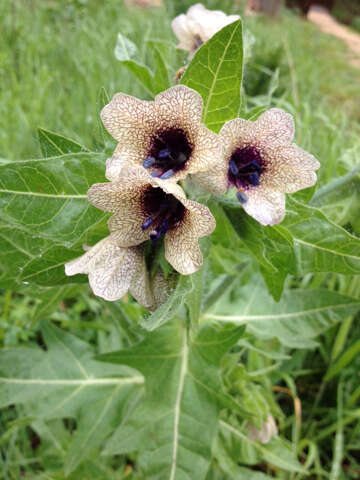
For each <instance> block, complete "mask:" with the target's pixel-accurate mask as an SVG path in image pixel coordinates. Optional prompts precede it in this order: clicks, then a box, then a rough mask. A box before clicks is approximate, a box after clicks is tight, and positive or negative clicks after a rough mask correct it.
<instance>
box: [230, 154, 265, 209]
mask: <svg viewBox="0 0 360 480" xmlns="http://www.w3.org/2000/svg"><path fill="white" fill-rule="evenodd" d="M264 169H265V163H264V161H263V159H262V158H261V155H260V153H259V151H258V150H257V149H256V148H255V147H243V148H238V149H236V150H235V151H234V153H233V154H232V155H231V158H230V162H229V170H228V180H229V183H230V185H233V186H235V187H236V188H237V189H238V194H237V197H238V199H239V201H240V202H242V203H245V202H246V200H247V197H246V195H245V194H244V193H243V191H244V190H248V189H249V188H250V187H257V186H258V185H259V183H260V176H261V174H262V173H263V171H264Z"/></svg>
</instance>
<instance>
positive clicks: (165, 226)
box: [160, 219, 169, 235]
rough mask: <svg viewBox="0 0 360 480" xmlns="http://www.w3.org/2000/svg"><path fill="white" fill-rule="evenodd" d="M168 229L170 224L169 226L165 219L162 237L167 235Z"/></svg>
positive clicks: (162, 225) (161, 231) (161, 230)
mask: <svg viewBox="0 0 360 480" xmlns="http://www.w3.org/2000/svg"><path fill="white" fill-rule="evenodd" d="M168 228H169V224H168V221H167V220H166V219H165V220H163V222H162V224H161V229H160V233H161V234H162V235H165V233H166V232H167V231H168Z"/></svg>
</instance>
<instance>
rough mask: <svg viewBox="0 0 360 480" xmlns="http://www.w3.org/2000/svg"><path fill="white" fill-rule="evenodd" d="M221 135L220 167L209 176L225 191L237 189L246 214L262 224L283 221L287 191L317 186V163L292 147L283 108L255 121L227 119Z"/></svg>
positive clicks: (289, 118)
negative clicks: (221, 156) (231, 188)
mask: <svg viewBox="0 0 360 480" xmlns="http://www.w3.org/2000/svg"><path fill="white" fill-rule="evenodd" d="M219 136H220V139H221V141H222V145H223V163H222V165H221V168H220V169H214V170H210V171H209V172H208V174H207V175H208V176H211V177H212V178H211V182H216V183H217V184H218V186H219V188H221V189H222V191H223V192H225V191H226V189H227V188H230V187H236V188H237V190H238V193H237V197H238V200H239V201H240V202H241V203H242V205H243V207H244V209H245V210H246V212H247V213H248V214H249V215H251V216H252V217H254V218H255V219H256V220H257V221H258V222H260V223H261V224H262V225H275V224H277V223H279V222H281V221H282V220H283V218H284V215H285V193H294V192H297V191H298V190H301V189H303V188H308V187H311V186H312V185H314V184H315V183H316V180H317V179H316V174H315V170H317V169H318V168H319V167H320V164H319V162H318V161H317V160H316V159H315V157H313V156H312V155H311V154H310V153H307V152H305V151H304V150H302V149H301V148H299V147H298V146H297V145H295V144H293V143H292V140H293V137H294V122H293V118H292V116H291V115H290V114H288V113H286V112H284V111H283V110H280V109H278V108H272V109H270V110H268V111H267V112H265V113H263V114H262V115H261V116H260V117H259V118H258V119H257V120H256V121H255V122H251V121H248V120H243V119H241V118H236V119H234V120H230V121H229V122H227V123H225V125H224V126H223V127H222V129H221V131H220V134H219ZM201 175H203V174H201ZM203 186H206V185H204V183H203Z"/></svg>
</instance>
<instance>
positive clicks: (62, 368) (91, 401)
mask: <svg viewBox="0 0 360 480" xmlns="http://www.w3.org/2000/svg"><path fill="white" fill-rule="evenodd" d="M41 332H42V335H43V338H44V341H45V345H46V347H47V351H43V350H41V349H40V348H29V347H28V348H8V349H4V350H2V351H0V407H5V406H8V405H13V404H24V405H26V411H27V413H28V415H29V416H31V417H33V418H34V420H36V419H44V420H46V419H54V418H64V417H73V418H76V419H77V422H78V426H77V430H76V433H75V434H74V435H73V436H72V439H71V444H70V446H69V449H68V454H67V460H66V467H65V470H66V472H67V473H70V472H72V471H73V470H74V469H75V468H76V467H77V465H79V463H80V462H81V461H82V460H83V459H84V458H85V457H86V456H87V455H90V454H91V451H92V450H93V449H94V448H98V447H99V445H100V444H101V443H102V442H103V440H104V439H105V438H106V436H107V435H108V434H109V433H110V432H111V431H112V430H113V429H114V428H115V426H116V425H118V424H119V421H120V418H121V416H122V412H123V409H124V408H125V407H126V403H127V402H128V400H129V398H130V396H132V395H133V394H134V393H135V392H136V391H137V390H138V387H139V386H141V385H142V384H143V377H142V376H141V375H133V374H132V372H131V371H130V370H129V369H127V368H126V367H121V366H118V365H106V364H103V363H99V362H96V361H94V360H93V359H92V357H93V355H94V350H93V348H92V347H90V345H89V344H88V343H86V342H84V341H82V340H80V339H78V338H77V337H75V336H73V335H70V334H69V333H67V332H65V331H64V330H62V329H59V328H57V327H54V326H52V325H51V324H49V323H48V324H43V325H42V328H41Z"/></svg>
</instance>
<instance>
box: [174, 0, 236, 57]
mask: <svg viewBox="0 0 360 480" xmlns="http://www.w3.org/2000/svg"><path fill="white" fill-rule="evenodd" d="M239 18H240V17H239V15H226V14H225V13H224V12H222V11H220V10H207V9H206V8H205V7H204V5H202V4H201V3H197V4H196V5H193V6H192V7H190V8H189V9H188V11H187V13H186V14H184V13H182V14H181V15H179V16H177V17H176V18H174V20H173V21H172V22H171V27H172V29H173V31H174V33H175V35H176V37H177V38H178V40H179V44H178V48H181V49H182V50H187V51H189V52H195V50H197V49H198V48H199V47H200V46H201V45H202V44H203V43H205V42H207V41H208V40H209V39H210V38H211V37H212V36H213V35H215V33H217V32H218V31H219V30H221V29H222V28H224V27H225V26H226V25H229V24H230V23H233V22H235V21H236V20H238V19H239Z"/></svg>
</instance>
